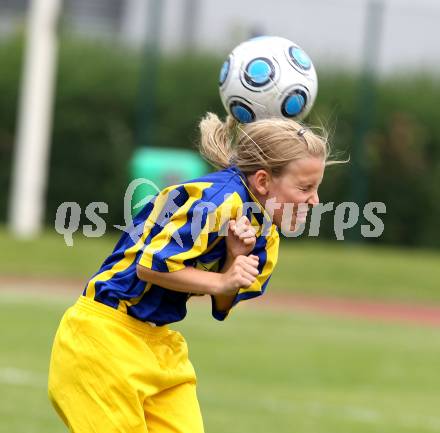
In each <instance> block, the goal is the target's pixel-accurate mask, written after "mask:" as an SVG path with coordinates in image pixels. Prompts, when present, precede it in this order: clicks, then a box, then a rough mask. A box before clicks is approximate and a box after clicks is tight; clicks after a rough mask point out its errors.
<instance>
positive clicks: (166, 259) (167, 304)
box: [83, 167, 279, 326]
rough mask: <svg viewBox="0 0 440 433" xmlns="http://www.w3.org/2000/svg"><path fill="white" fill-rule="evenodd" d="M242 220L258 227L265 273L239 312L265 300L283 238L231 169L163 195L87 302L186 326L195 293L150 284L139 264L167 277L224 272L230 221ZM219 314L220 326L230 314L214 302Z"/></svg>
mask: <svg viewBox="0 0 440 433" xmlns="http://www.w3.org/2000/svg"><path fill="white" fill-rule="evenodd" d="M242 214H246V215H247V217H248V218H249V220H250V221H251V223H252V225H253V226H255V227H256V228H257V242H256V245H255V248H254V251H253V252H252V254H255V255H257V256H258V257H259V271H260V273H259V276H258V277H257V279H256V281H255V282H254V283H253V284H252V285H251V286H250V287H248V288H247V289H240V290H239V292H238V293H237V295H236V298H235V300H234V303H233V305H235V304H237V303H238V302H240V301H242V300H245V299H249V298H253V297H256V296H259V295H261V294H263V293H264V291H265V289H266V286H267V283H268V281H269V278H270V276H271V274H272V271H273V269H274V266H275V264H276V261H277V256H278V244H279V236H278V231H277V228H276V227H275V226H274V225H272V224H271V223H270V221H269V220H268V218H267V217H266V216H265V214H264V209H262V207H261V205H259V204H258V201H257V200H256V199H255V198H254V197H252V194H251V192H250V191H249V189H248V188H247V185H246V178H245V177H244V176H243V174H242V173H241V172H240V171H239V170H238V169H237V168H236V167H230V168H227V169H224V170H221V171H217V172H214V173H210V174H208V175H206V176H203V177H201V178H199V179H195V180H191V181H188V182H185V183H183V184H180V185H174V186H170V187H168V188H165V189H164V190H163V191H161V192H160V193H158V194H157V195H156V196H155V197H154V198H153V199H152V200H151V201H149V202H148V203H147V204H146V205H145V206H144V207H143V209H142V210H141V212H139V214H138V215H137V216H136V217H135V219H134V221H133V225H132V227H131V229H130V230H127V231H126V232H124V233H123V235H122V236H121V238H120V240H119V242H118V243H117V244H116V246H115V249H114V250H113V252H112V254H111V255H110V256H109V257H107V259H106V260H105V261H104V263H103V264H102V266H101V268H100V270H99V271H98V272H97V273H96V274H95V275H94V276H93V277H92V278H91V279H90V280H89V282H88V283H87V285H86V287H85V290H84V292H83V295H84V296H87V297H90V298H93V299H94V300H95V301H98V302H101V303H103V304H106V305H108V306H110V307H113V308H115V309H118V310H120V311H122V312H125V313H126V314H128V315H130V316H132V317H135V318H136V319H139V320H142V321H146V322H152V323H155V324H157V325H158V326H160V325H165V324H168V323H172V322H177V321H179V320H182V319H183V318H184V317H185V315H186V302H187V300H188V298H189V297H190V296H191V287H188V293H183V292H177V291H174V290H169V289H166V288H163V287H160V286H158V285H155V284H152V283H149V282H145V281H142V280H140V279H139V278H138V277H137V274H136V265H137V264H140V265H142V266H145V267H147V268H150V269H153V270H155V271H160V272H174V271H178V270H180V269H183V268H185V267H186V266H194V267H196V268H199V269H204V270H208V271H214V272H216V271H219V270H220V269H221V267H222V265H223V263H224V261H225V258H226V243H225V236H224V235H225V234H227V224H228V221H229V220H230V219H237V218H238V217H240V215H242ZM212 313H213V316H214V317H215V318H216V319H218V320H224V319H225V317H226V316H227V314H228V313H227V312H221V311H217V310H216V308H215V303H214V302H212Z"/></svg>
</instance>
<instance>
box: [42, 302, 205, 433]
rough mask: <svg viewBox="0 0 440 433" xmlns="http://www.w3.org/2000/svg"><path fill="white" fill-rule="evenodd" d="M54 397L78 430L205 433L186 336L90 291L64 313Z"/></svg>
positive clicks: (52, 372) (52, 378) (53, 366)
mask: <svg viewBox="0 0 440 433" xmlns="http://www.w3.org/2000/svg"><path fill="white" fill-rule="evenodd" d="M49 398H50V399H51V401H52V403H53V405H54V407H55V409H56V410H57V412H58V414H59V415H60V416H61V418H62V419H63V421H64V423H65V424H66V425H67V426H68V427H69V429H70V431H71V432H74V433H92V432H94V433H113V432H114V433H116V432H118V433H147V432H148V433H171V432H172V433H202V432H203V422H202V417H201V414H200V408H199V404H198V401H197V396H196V377H195V373H194V368H193V366H192V365H191V362H190V361H189V359H188V348H187V345H186V342H185V340H184V338H183V337H182V335H181V334H180V333H178V332H176V331H172V330H170V329H168V327H166V326H161V327H153V326H151V325H149V324H147V323H143V322H141V321H139V320H136V319H134V318H132V317H130V316H127V315H126V314H125V313H122V312H120V311H118V310H115V309H113V308H111V307H108V306H106V305H104V304H101V303H99V302H95V301H93V300H92V299H90V298H86V297H84V296H82V297H81V298H80V299H79V300H78V302H77V303H76V304H75V305H74V306H73V307H71V308H69V309H68V310H67V311H66V313H65V314H64V316H63V318H62V320H61V324H60V326H59V328H58V331H57V334H56V336H55V341H54V345H53V348H52V357H51V362H50V369H49Z"/></svg>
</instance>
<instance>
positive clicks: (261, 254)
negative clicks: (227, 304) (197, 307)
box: [211, 225, 279, 320]
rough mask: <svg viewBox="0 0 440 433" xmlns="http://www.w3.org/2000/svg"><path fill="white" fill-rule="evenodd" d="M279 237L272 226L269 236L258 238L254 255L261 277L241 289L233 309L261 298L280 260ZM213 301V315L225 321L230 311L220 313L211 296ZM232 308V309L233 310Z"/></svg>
mask: <svg viewBox="0 0 440 433" xmlns="http://www.w3.org/2000/svg"><path fill="white" fill-rule="evenodd" d="M278 247H279V235H278V231H277V228H276V227H275V226H274V225H272V227H271V230H270V232H269V234H268V235H267V236H260V237H259V238H257V242H256V244H255V248H254V250H253V251H252V254H254V255H256V256H258V259H259V262H258V270H259V275H258V276H257V278H256V280H255V281H254V282H253V283H252V284H251V285H250V286H249V287H248V288H246V289H240V290H239V291H238V293H237V295H236V296H235V299H234V302H233V303H232V307H234V306H235V305H237V304H238V303H239V302H241V301H244V300H246V299H251V298H255V297H257V296H261V295H262V294H263V293H264V292H265V290H266V287H267V285H268V283H269V280H270V277H271V275H272V272H273V270H274V268H275V265H276V263H277V260H278ZM211 301H212V315H213V317H214V318H215V319H217V320H225V319H226V317H227V316H228V314H229V311H219V310H217V308H216V306H215V299H214V297H213V296H211ZM232 307H231V308H232Z"/></svg>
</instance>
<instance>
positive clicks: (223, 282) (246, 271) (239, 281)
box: [136, 256, 258, 296]
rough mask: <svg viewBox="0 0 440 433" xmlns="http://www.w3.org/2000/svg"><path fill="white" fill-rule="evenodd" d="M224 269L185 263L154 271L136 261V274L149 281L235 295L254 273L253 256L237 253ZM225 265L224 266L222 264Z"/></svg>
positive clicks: (180, 289) (204, 292) (183, 289)
mask: <svg viewBox="0 0 440 433" xmlns="http://www.w3.org/2000/svg"><path fill="white" fill-rule="evenodd" d="M228 266H229V267H228V268H227V270H225V271H224V272H221V273H217V272H207V271H202V270H200V269H196V268H193V267H187V268H184V269H181V270H180V271H176V272H158V271H153V270H151V269H149V268H146V267H145V266H142V265H137V267H136V273H137V276H138V277H139V278H140V279H141V280H143V281H148V282H151V283H153V284H157V285H159V286H162V287H165V288H167V289H171V290H176V291H177V292H189V293H195V294H199V295H213V296H217V295H225V296H231V295H232V296H235V294H236V293H237V291H238V289H239V288H240V287H249V286H250V285H251V284H252V283H253V282H254V281H255V279H256V277H257V275H258V269H257V266H258V257H257V256H249V257H246V256H238V257H236V258H235V259H233V260H232V262H231V263H230V264H229V263H228ZM224 269H225V268H224Z"/></svg>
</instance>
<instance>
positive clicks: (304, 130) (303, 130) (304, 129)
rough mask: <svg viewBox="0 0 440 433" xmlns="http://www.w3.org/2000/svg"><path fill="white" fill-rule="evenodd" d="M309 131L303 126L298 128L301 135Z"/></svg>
mask: <svg viewBox="0 0 440 433" xmlns="http://www.w3.org/2000/svg"><path fill="white" fill-rule="evenodd" d="M306 132H307V129H306V128H301V129H299V130H298V132H297V134H298V136H299V137H302V136H303V135H304V134H305V133H306Z"/></svg>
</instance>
